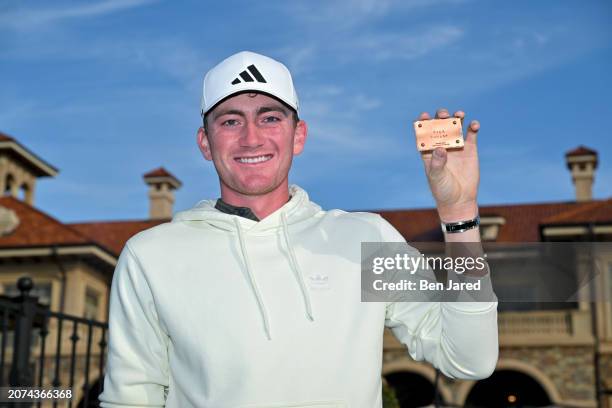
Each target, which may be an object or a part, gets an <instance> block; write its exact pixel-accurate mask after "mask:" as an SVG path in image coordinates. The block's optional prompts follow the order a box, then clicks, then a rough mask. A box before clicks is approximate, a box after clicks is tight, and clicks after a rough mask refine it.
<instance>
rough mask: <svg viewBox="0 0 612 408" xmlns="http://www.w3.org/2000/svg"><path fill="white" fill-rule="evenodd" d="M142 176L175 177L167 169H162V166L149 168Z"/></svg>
mask: <svg viewBox="0 0 612 408" xmlns="http://www.w3.org/2000/svg"><path fill="white" fill-rule="evenodd" d="M143 177H172V178H176V177H174V176H173V175H172V173H170V172H169V171H168V170H166V169H164V168H163V167H158V168H156V169H155V170H151V171H150V172H148V173H145V174H144V175H143Z"/></svg>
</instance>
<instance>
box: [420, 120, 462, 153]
mask: <svg viewBox="0 0 612 408" xmlns="http://www.w3.org/2000/svg"><path fill="white" fill-rule="evenodd" d="M414 133H415V134H416V144H417V149H418V150H419V151H421V152H426V151H429V150H434V149H435V148H436V147H444V148H445V149H453V148H458V147H463V130H462V128H461V119H459V118H448V119H430V120H417V121H415V122H414Z"/></svg>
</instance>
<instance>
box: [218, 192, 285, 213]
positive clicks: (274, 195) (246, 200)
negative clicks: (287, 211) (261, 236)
mask: <svg viewBox="0 0 612 408" xmlns="http://www.w3.org/2000/svg"><path fill="white" fill-rule="evenodd" d="M221 199H222V200H223V201H224V202H226V203H227V204H231V205H233V206H235V207H248V208H250V209H251V211H253V213H254V214H255V215H256V216H257V218H259V219H260V220H263V219H264V218H266V217H267V216H268V215H270V214H272V213H273V212H274V211H276V210H278V209H279V208H281V207H282V206H283V205H285V204H286V203H287V201H289V185H288V183H282V184H281V185H280V186H279V187H278V188H276V189H274V190H272V191H270V192H269V193H266V194H262V195H245V194H241V193H238V192H237V191H234V190H231V189H230V188H228V187H226V186H224V185H221Z"/></svg>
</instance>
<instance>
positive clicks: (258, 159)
mask: <svg viewBox="0 0 612 408" xmlns="http://www.w3.org/2000/svg"><path fill="white" fill-rule="evenodd" d="M271 158H272V155H271V154H262V155H260V156H243V157H236V158H235V159H234V160H236V161H237V162H239V163H245V164H256V163H263V162H267V161H268V160H270V159H271Z"/></svg>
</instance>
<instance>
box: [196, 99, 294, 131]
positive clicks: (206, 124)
mask: <svg viewBox="0 0 612 408" xmlns="http://www.w3.org/2000/svg"><path fill="white" fill-rule="evenodd" d="M274 99H276V100H277V101H279V102H280V103H282V104H283V106H284V107H285V108H287V109H288V110H289V112H291V118H292V119H293V127H296V126H297V124H298V122H299V121H300V118H299V116H298V113H297V112H296V110H295V109H293V108H292V107H291V106H289V105H287V104H286V103H285V102H283V101H281V100H280V99H278V98H274ZM214 109H215V108H212V109H211V110H209V111H208V112H206V114H204V116H203V117H202V127H203V128H204V132H206V134H208V115H209V114H210V113H211V112H212V111H213V110H214Z"/></svg>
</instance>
